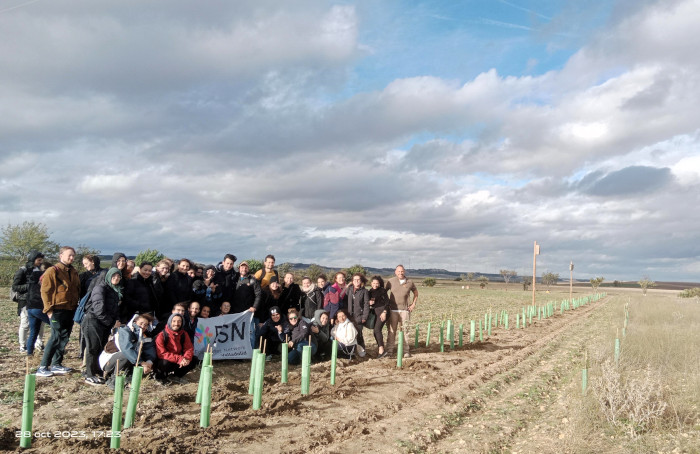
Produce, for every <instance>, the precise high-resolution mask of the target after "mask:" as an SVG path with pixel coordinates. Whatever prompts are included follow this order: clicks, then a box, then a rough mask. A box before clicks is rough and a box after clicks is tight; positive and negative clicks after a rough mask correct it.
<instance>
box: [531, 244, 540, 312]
mask: <svg viewBox="0 0 700 454" xmlns="http://www.w3.org/2000/svg"><path fill="white" fill-rule="evenodd" d="M538 255H540V245H539V244H537V241H535V249H534V251H533V254H532V305H533V306H534V305H535V282H537V256H538Z"/></svg>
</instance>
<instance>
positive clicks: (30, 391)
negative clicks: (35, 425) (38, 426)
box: [19, 374, 36, 448]
mask: <svg viewBox="0 0 700 454" xmlns="http://www.w3.org/2000/svg"><path fill="white" fill-rule="evenodd" d="M35 386H36V375H34V374H27V375H26V376H25V377H24V397H23V399H22V438H21V439H20V441H19V447H20V448H29V447H30V446H31V445H32V419H33V418H34V389H35ZM25 434H29V436H28V437H25Z"/></svg>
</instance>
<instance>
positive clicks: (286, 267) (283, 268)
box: [277, 262, 294, 285]
mask: <svg viewBox="0 0 700 454" xmlns="http://www.w3.org/2000/svg"><path fill="white" fill-rule="evenodd" d="M292 268H294V267H293V266H292V264H291V263H289V262H284V263H281V264H280V265H279V266H278V267H277V272H278V273H279V275H280V285H282V280H283V279H284V275H285V274H287V273H292V274H293V273H294V272H293V271H292Z"/></svg>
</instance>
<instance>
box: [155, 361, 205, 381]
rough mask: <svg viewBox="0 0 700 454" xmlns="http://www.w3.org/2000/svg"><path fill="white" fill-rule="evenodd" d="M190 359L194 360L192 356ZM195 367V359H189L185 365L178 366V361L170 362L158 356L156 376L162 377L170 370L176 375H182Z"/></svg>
mask: <svg viewBox="0 0 700 454" xmlns="http://www.w3.org/2000/svg"><path fill="white" fill-rule="evenodd" d="M192 359H193V360H194V358H192ZM195 367H197V361H191V362H190V363H189V364H188V365H186V366H185V367H180V365H179V364H178V363H171V362H170V361H168V360H165V359H160V358H158V360H157V361H156V377H157V378H160V379H163V378H165V377H167V376H168V374H170V373H171V372H172V373H173V374H175V376H176V377H184V376H185V374H186V373H187V372H189V371H191V370H192V369H194V368H195Z"/></svg>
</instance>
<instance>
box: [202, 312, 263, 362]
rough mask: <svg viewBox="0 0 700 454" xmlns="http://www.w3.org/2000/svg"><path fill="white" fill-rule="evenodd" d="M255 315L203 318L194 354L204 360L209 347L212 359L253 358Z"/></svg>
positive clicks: (247, 313) (244, 314) (249, 313)
mask: <svg viewBox="0 0 700 454" xmlns="http://www.w3.org/2000/svg"><path fill="white" fill-rule="evenodd" d="M252 321H253V313H252V312H249V311H245V312H241V313H239V314H227V315H220V316H218V317H211V318H202V319H199V320H198V321H197V328H196V329H195V334H194V338H195V342H194V353H195V355H197V357H199V358H202V357H203V356H204V351H205V350H206V348H207V346H208V345H211V346H212V359H246V358H251V357H252V356H253V347H252V345H251V336H252V332H251V330H252V326H251V324H252Z"/></svg>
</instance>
